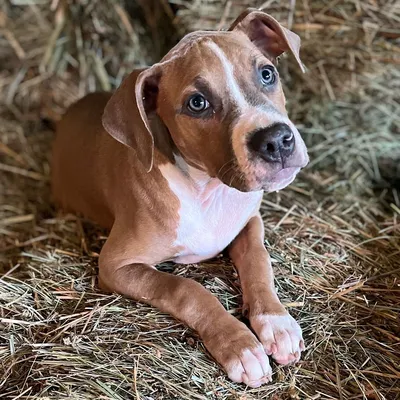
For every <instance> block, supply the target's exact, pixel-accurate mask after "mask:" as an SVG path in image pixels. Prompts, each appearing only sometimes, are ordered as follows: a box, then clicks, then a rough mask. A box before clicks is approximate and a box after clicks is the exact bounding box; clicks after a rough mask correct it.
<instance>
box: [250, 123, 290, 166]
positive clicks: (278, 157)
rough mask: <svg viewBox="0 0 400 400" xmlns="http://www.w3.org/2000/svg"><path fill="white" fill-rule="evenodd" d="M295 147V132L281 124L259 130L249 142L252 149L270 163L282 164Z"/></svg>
mask: <svg viewBox="0 0 400 400" xmlns="http://www.w3.org/2000/svg"><path fill="white" fill-rule="evenodd" d="M294 145H295V143H294V134H293V131H292V130H291V129H290V128H289V126H288V125H286V124H281V123H280V124H274V125H271V126H268V127H267V128H262V129H258V130H257V131H255V132H254V133H253V134H252V136H251V138H250V141H249V147H250V149H251V150H253V151H255V152H256V153H258V154H259V155H260V156H261V157H262V158H263V159H264V160H265V161H268V162H282V161H283V160H284V159H285V158H287V157H289V156H290V155H291V154H292V153H293V150H294Z"/></svg>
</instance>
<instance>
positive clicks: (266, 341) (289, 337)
mask: <svg viewBox="0 0 400 400" xmlns="http://www.w3.org/2000/svg"><path fill="white" fill-rule="evenodd" d="M250 322H251V325H252V327H253V329H254V331H255V332H256V334H257V336H258V338H259V339H260V341H261V343H262V344H263V346H264V349H265V352H266V353H267V354H268V355H272V357H273V358H274V359H275V361H276V362H277V363H279V364H283V365H287V364H293V363H295V362H297V361H299V360H300V356H301V352H302V351H303V350H304V341H303V337H302V332H301V328H300V326H299V324H298V323H297V322H296V321H295V320H294V319H293V318H292V317H291V316H290V315H289V314H287V313H286V314H283V315H271V314H263V315H258V316H256V317H254V318H252V319H251V321H250Z"/></svg>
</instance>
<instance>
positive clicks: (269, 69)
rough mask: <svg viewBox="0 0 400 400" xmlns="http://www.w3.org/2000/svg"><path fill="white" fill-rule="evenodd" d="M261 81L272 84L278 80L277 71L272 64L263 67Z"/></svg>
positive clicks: (264, 83) (267, 84)
mask: <svg viewBox="0 0 400 400" xmlns="http://www.w3.org/2000/svg"><path fill="white" fill-rule="evenodd" d="M260 73H261V82H262V84H263V85H266V86H271V85H273V84H274V83H275V81H276V72H275V68H274V67H273V66H271V65H266V66H264V67H262V68H261V70H260Z"/></svg>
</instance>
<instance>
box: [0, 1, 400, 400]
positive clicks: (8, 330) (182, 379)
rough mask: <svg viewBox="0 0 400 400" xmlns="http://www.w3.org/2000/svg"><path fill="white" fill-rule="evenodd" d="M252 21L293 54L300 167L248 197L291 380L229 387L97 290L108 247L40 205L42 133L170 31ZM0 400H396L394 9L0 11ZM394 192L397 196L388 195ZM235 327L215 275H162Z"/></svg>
mask: <svg viewBox="0 0 400 400" xmlns="http://www.w3.org/2000/svg"><path fill="white" fill-rule="evenodd" d="M247 5H251V6H264V7H265V9H267V10H268V11H269V12H270V13H271V14H273V15H274V16H275V17H276V18H278V19H279V20H280V21H282V22H283V23H284V24H285V25H286V26H288V27H290V28H291V29H293V30H295V31H296V32H297V33H298V34H300V35H301V37H302V40H303V49H302V57H303V61H304V63H305V65H306V66H307V69H308V71H307V73H306V74H304V75H303V74H301V73H300V71H298V70H297V69H296V68H295V65H294V64H293V63H292V60H291V59H290V58H289V57H288V58H286V57H284V58H283V60H282V61H281V63H280V71H281V75H282V77H283V81H284V84H285V90H286V94H287V99H288V106H289V112H290V115H291V116H292V118H293V119H294V120H295V121H296V122H297V124H298V126H299V127H300V128H301V130H302V132H303V134H304V136H305V138H306V141H307V143H308V145H309V150H310V157H311V165H310V167H309V168H307V169H306V170H305V171H304V172H303V173H302V174H301V176H300V177H299V179H298V180H297V181H296V183H294V184H293V185H291V186H290V188H288V189H285V190H284V191H282V192H280V193H278V194H272V195H268V196H265V200H264V202H263V204H262V213H263V216H264V220H265V226H266V245H267V247H268V250H269V251H270V253H271V256H272V259H273V265H274V267H275V272H276V286H277V289H278V292H279V295H280V297H281V299H282V301H283V302H284V303H285V304H286V305H287V306H288V308H289V309H290V312H291V313H292V315H294V316H295V317H296V318H297V319H298V320H299V321H300V323H301V326H302V327H303V330H304V335H305V340H306V344H307V350H306V352H305V353H304V356H303V357H302V361H301V362H300V363H299V364H298V365H296V366H294V367H288V368H283V367H278V366H275V365H274V366H273V369H274V382H273V383H272V384H270V385H267V386H265V387H262V388H260V389H248V388H246V387H245V386H243V385H236V384H233V383H231V382H229V380H228V379H227V378H226V377H225V375H224V373H223V372H222V371H221V370H220V369H219V368H218V367H217V366H216V365H215V364H214V362H213V361H212V360H211V358H210V357H209V355H208V354H207V352H206V351H205V349H204V347H203V345H202V343H201V341H200V340H199V338H198V337H197V335H196V333H194V332H192V331H190V330H188V329H187V328H186V327H185V326H183V325H182V324H180V323H179V322H178V321H176V320H174V319H172V318H171V317H169V316H167V315H164V314H162V313H160V312H158V311H157V310H155V309H153V308H151V307H148V306H146V305H142V304H137V303H135V302H132V301H129V300H126V299H123V298H120V297H118V296H116V295H106V294H103V293H101V292H100V291H98V290H97V288H96V264H97V257H98V253H99V251H100V249H101V246H102V244H103V243H104V240H105V238H106V234H107V232H104V231H102V230H100V229H99V228H97V227H95V226H93V225H91V224H90V223H88V222H87V221H84V220H81V219H77V218H76V217H74V216H71V215H67V216H65V215H62V214H60V213H58V212H56V211H55V210H54V209H53V207H52V205H51V202H50V197H49V182H48V177H49V149H50V143H51V140H52V138H53V133H52V132H51V131H49V130H48V129H46V127H44V126H43V124H42V123H41V122H40V118H41V117H43V116H45V117H48V118H54V117H57V116H58V115H59V114H60V113H61V112H62V111H63V110H64V109H65V107H66V106H67V105H68V104H70V103H71V102H72V101H74V100H75V99H77V98H79V97H80V96H82V95H83V94H84V93H86V92H88V91H92V90H98V89H105V90H108V89H112V88H114V87H115V86H117V85H118V84H119V83H120V82H121V79H122V78H123V76H125V75H126V74H127V73H128V72H129V71H130V70H131V69H132V68H133V67H134V66H141V65H144V64H148V63H151V62H153V61H156V60H157V59H158V58H159V57H161V56H162V54H163V53H164V52H165V50H166V49H167V48H168V47H170V46H171V45H173V43H174V42H175V40H176V39H177V38H178V37H179V36H180V35H182V34H183V33H184V32H185V31H190V30H194V29H199V28H201V29H208V28H212V29H215V28H223V27H226V26H228V24H229V22H230V21H231V20H232V19H233V18H234V17H235V16H237V15H238V14H239V13H240V12H241V11H242V10H243V8H244V7H245V6H247ZM0 7H1V8H0V66H1V69H0V90H1V106H0V107H1V109H0V134H1V141H0V177H1V180H0V190H1V192H0V234H1V238H0V250H1V255H0V261H1V263H2V268H1V274H2V278H1V280H0V302H1V303H0V360H1V361H0V362H1V363H0V397H1V398H4V399H34V398H35V399H36V398H37V399H39V398H40V399H62V398H65V399H142V400H145V399H146V400H150V399H174V398H175V399H241V400H244V399H276V400H277V399H340V400H344V399H351V400H356V399H373V400H375V399H379V400H383V399H388V400H394V399H397V398H400V383H399V382H400V369H399V365H400V319H399V311H400V300H399V299H400V286H399V277H400V261H399V260H400V240H399V232H400V223H399V217H400V216H399V214H400V200H399V192H398V189H399V187H398V186H396V184H397V185H398V182H399V178H400V175H399V174H400V168H399V167H398V161H399V160H400V141H399V140H398V135H399V125H400V113H399V100H400V99H399V95H400V73H399V68H398V67H399V63H400V52H399V37H400V6H399V3H398V2H397V1H396V0H387V1H383V0H369V1H361V0H332V1H328V0H326V1H322V0H315V1H310V0H299V1H298V2H295V1H294V0H291V1H287V2H286V1H274V0H269V1H265V2H263V1H249V0H248V1H246V0H241V1H239V0H237V1H236V0H235V1H233V0H232V1H216V0H191V1H183V0H180V1H179V0H174V1H172V0H171V1H170V2H168V1H167V0H158V1H156V0H149V1H147V0H141V1H139V0H138V1H129V2H128V1H127V2H125V3H123V2H120V1H112V0H101V1H100V0H97V1H95V0H93V1H89V0H75V1H64V0H52V1H50V0H40V1H39V0H18V1H17V0H6V1H4V2H3V3H1V6H0ZM396 180H397V183H396ZM161 268H163V269H164V270H168V271H171V272H172V273H174V274H180V275H185V276H188V277H192V278H193V279H196V280H197V281H199V282H201V283H202V284H203V285H204V286H206V287H207V288H208V289H210V290H211V291H212V292H213V293H214V294H215V295H217V296H218V297H219V298H220V299H221V301H222V303H223V304H224V306H225V307H226V308H227V309H228V311H229V312H231V313H233V314H235V315H237V316H239V315H240V311H241V310H240V307H241V293H240V286H239V283H238V279H237V276H236V275H235V273H234V270H233V268H232V265H231V263H230V262H229V260H227V259H223V258H221V259H218V260H213V261H209V262H207V263H203V264H201V265H190V266H179V265H164V266H162V267H161Z"/></svg>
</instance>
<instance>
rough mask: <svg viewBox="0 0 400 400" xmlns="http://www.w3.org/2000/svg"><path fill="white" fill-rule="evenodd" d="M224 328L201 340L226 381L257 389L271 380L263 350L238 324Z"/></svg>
mask: <svg viewBox="0 0 400 400" xmlns="http://www.w3.org/2000/svg"><path fill="white" fill-rule="evenodd" d="M235 321H236V322H234V323H233V324H232V322H231V321H230V323H229V324H227V325H225V327H224V330H223V332H218V333H215V334H213V335H212V336H211V337H210V338H209V339H205V340H204V344H205V345H206V347H207V349H208V350H209V352H210V353H211V354H212V355H213V357H214V358H215V359H216V360H217V361H218V362H219V364H221V365H222V367H223V368H224V369H225V371H226V372H227V374H228V376H229V378H230V379H231V380H232V381H234V382H238V383H241V382H243V383H245V384H246V385H248V386H250V387H253V388H257V387H260V386H261V385H262V384H264V383H267V382H270V381H271V380H272V370H271V366H270V365H269V360H268V356H267V355H266V354H265V351H264V349H263V346H262V345H261V343H260V342H259V341H258V340H257V338H256V337H255V336H254V335H253V333H252V332H251V331H250V330H249V329H248V328H247V327H246V326H245V325H244V324H243V323H241V322H240V321H238V320H236V319H235Z"/></svg>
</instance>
